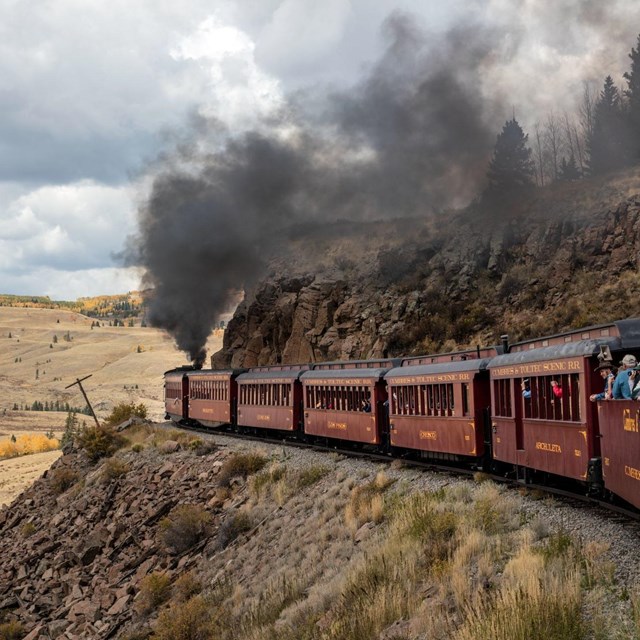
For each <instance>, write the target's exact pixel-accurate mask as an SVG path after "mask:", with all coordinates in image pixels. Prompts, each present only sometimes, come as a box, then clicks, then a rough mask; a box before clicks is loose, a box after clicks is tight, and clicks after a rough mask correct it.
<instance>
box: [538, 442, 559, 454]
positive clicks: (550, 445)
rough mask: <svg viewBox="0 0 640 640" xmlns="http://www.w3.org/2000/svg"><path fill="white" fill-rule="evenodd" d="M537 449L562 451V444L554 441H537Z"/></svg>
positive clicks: (554, 451)
mask: <svg viewBox="0 0 640 640" xmlns="http://www.w3.org/2000/svg"><path fill="white" fill-rule="evenodd" d="M536 449H539V450H540V451H548V452H549V453H562V449H561V448H560V445H559V444H555V443H552V442H536Z"/></svg>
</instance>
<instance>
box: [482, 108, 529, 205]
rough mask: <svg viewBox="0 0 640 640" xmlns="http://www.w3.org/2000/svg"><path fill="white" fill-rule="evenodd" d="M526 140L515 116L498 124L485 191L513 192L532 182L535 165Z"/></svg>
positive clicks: (494, 193) (490, 192)
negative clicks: (501, 125) (499, 128)
mask: <svg viewBox="0 0 640 640" xmlns="http://www.w3.org/2000/svg"><path fill="white" fill-rule="evenodd" d="M528 140H529V136H528V135H525V133H524V131H523V130H522V127H520V125H519V124H518V121H517V120H516V119H515V118H513V119H512V120H508V121H507V122H506V123H505V125H504V127H502V131H501V132H500V133H499V134H498V137H497V139H496V146H495V149H494V152H493V157H492V158H491V163H490V164H489V173H488V176H487V177H488V180H489V185H488V187H487V191H486V193H487V194H488V195H498V196H501V195H510V194H516V193H519V192H521V191H523V190H524V189H527V188H529V187H531V186H533V178H534V175H535V165H534V163H533V160H532V158H531V149H530V148H529V147H528V146H527V142H528Z"/></svg>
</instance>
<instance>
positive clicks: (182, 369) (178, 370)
mask: <svg viewBox="0 0 640 640" xmlns="http://www.w3.org/2000/svg"><path fill="white" fill-rule="evenodd" d="M189 371H198V369H196V368H194V367H193V366H192V365H190V364H185V365H184V366H182V367H176V368H175V369H169V370H167V371H165V372H164V373H163V374H162V375H165V376H166V375H168V374H170V373H175V374H176V375H178V374H185V373H187V372H189Z"/></svg>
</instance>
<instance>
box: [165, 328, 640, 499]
mask: <svg viewBox="0 0 640 640" xmlns="http://www.w3.org/2000/svg"><path fill="white" fill-rule="evenodd" d="M625 354H632V355H634V356H636V357H637V358H638V360H639V361H640V318H633V319H626V320H621V321H617V322H612V323H609V324H602V325H598V326H591V327H587V328H584V329H580V330H575V331H569V332H566V333H562V334H558V335H553V336H548V337H545V338H538V339H532V340H525V341H522V342H518V343H515V344H512V345H509V344H508V339H507V336H503V337H502V343H501V344H500V345H498V346H494V347H488V348H482V349H481V348H477V349H475V350H467V351H458V352H455V353H446V354H435V355H426V356H420V357H408V358H400V359H381V360H360V361H349V362H325V363H314V364H304V365H274V366H264V367H254V368H251V369H242V370H240V369H236V370H225V371H221V370H213V369H209V370H207V369H194V368H192V367H181V368H178V369H173V370H171V371H167V372H166V373H165V374H164V398H165V409H166V417H167V419H171V420H173V421H174V422H176V423H198V424H200V425H202V426H205V427H214V428H226V429H235V430H239V431H242V430H245V431H247V430H250V431H252V432H261V433H267V432H271V433H273V434H276V433H277V434H278V435H280V436H288V437H290V438H296V439H305V440H312V441H318V440H319V439H321V440H322V441H323V442H329V443H334V444H337V443H339V442H341V443H342V444H349V445H350V446H353V447H360V448H364V449H368V450H374V451H376V452H381V453H384V454H388V455H392V456H413V457H419V458H422V459H426V460H431V461H433V462H435V463H441V464H445V463H446V464H447V465H453V466H464V467H466V468H473V469H482V470H486V471H491V472H497V473H502V474H504V475H511V476H513V477H515V478H516V479H518V480H519V481H521V482H524V483H527V482H534V481H536V482H537V481H541V482H548V481H549V480H551V481H554V480H555V481H558V482H564V483H570V484H572V485H577V486H578V487H579V488H580V489H582V490H584V491H585V492H586V493H592V494H595V495H598V496H600V497H606V498H608V499H614V500H618V499H621V500H622V501H624V502H626V503H628V504H630V505H632V506H633V507H635V508H636V509H640V429H639V426H640V402H637V401H631V400H628V401H627V400H615V401H613V400H612V401H602V402H591V401H590V399H589V396H590V395H591V394H594V393H598V392H600V391H602V388H603V380H602V378H601V376H600V375H599V373H598V371H597V367H598V365H599V364H601V363H603V362H611V363H613V364H614V365H615V364H617V363H618V362H620V360H621V359H622V357H623V356H624V355H625ZM552 383H553V384H552ZM523 390H526V393H525V392H524V391H523Z"/></svg>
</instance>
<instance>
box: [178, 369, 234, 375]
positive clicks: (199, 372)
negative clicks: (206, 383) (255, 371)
mask: <svg viewBox="0 0 640 640" xmlns="http://www.w3.org/2000/svg"><path fill="white" fill-rule="evenodd" d="M245 371H246V369H196V370H194V371H188V372H187V373H188V375H189V376H207V375H209V376H210V375H212V374H213V375H227V376H238V375H240V374H241V373H244V372H245Z"/></svg>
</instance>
